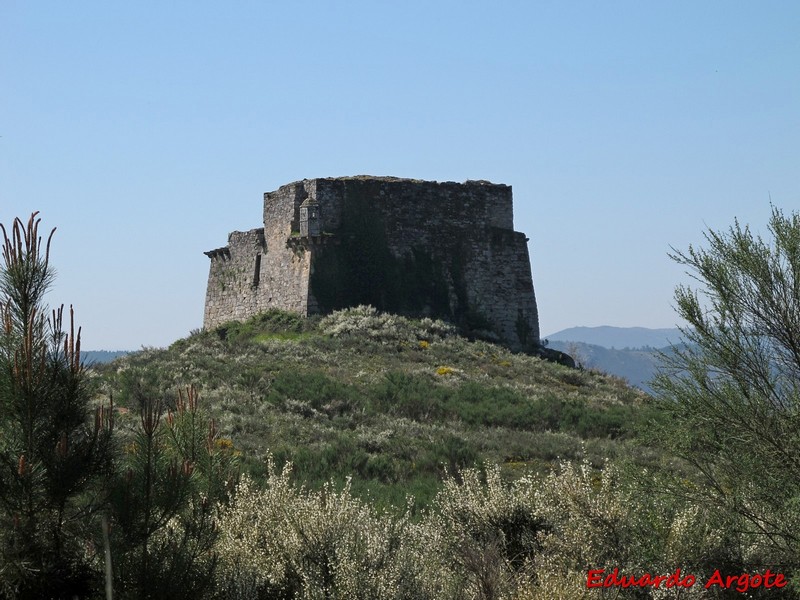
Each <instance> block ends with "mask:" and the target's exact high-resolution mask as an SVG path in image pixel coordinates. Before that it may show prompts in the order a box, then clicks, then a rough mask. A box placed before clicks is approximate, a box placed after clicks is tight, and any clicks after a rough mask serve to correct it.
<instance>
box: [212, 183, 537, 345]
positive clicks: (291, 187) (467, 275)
mask: <svg viewBox="0 0 800 600" xmlns="http://www.w3.org/2000/svg"><path fill="white" fill-rule="evenodd" d="M206 254H207V255H208V256H209V258H210V259H211V269H210V274H209V281H208V290H207V293H206V309H205V319H204V325H205V327H207V328H209V327H214V326H217V325H220V324H222V323H224V322H225V321H229V320H234V319H244V318H247V317H250V316H252V315H254V314H257V313H258V312H261V311H264V310H267V309H269V308H280V309H284V310H291V311H295V312H298V313H300V314H303V315H308V314H312V313H316V312H323V313H325V312H330V311H333V310H337V309H339V308H344V307H347V306H355V305H358V304H372V305H373V306H375V307H376V308H378V309H380V310H386V311H391V312H397V313H400V314H408V315H427V316H436V317H440V318H444V319H447V320H450V321H452V322H454V323H455V324H457V325H459V326H461V327H462V328H463V329H464V330H467V331H483V332H492V333H493V334H494V335H495V336H496V337H497V338H498V339H499V340H500V341H501V342H502V343H504V344H506V345H508V346H509V347H511V348H513V349H525V348H530V347H533V346H535V345H536V344H538V342H539V321H538V313H537V308H536V299H535V296H534V290H533V279H532V277H531V268H530V260H529V257H528V247H527V239H526V238H525V235H524V234H522V233H519V232H515V231H514V230H513V205H512V195H511V187H510V186H506V185H500V184H492V183H489V182H486V181H467V182H465V183H454V182H445V183H439V182H431V181H419V180H411V179H398V178H394V177H369V176H358V177H343V178H326V179H311V180H303V181H298V182H294V183H290V184H288V185H285V186H283V187H281V188H279V189H278V190H276V191H274V192H268V193H266V194H264V227H263V229H260V228H259V229H254V230H251V231H248V232H244V233H243V232H234V233H232V234H230V236H229V238H228V245H227V246H225V247H224V248H220V249H217V250H212V251H210V252H206Z"/></svg>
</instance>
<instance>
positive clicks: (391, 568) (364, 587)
mask: <svg viewBox="0 0 800 600" xmlns="http://www.w3.org/2000/svg"><path fill="white" fill-rule="evenodd" d="M217 526H218V528H219V531H220V538H219V543H218V553H219V566H218V582H219V584H218V585H219V592H220V595H221V596H222V597H226V598H254V597H259V596H258V595H259V594H268V593H271V594H277V595H279V596H280V597H287V598H297V599H308V600H312V599H317V598H320V599H321V598H340V599H342V600H344V599H353V600H358V599H364V600H371V599H375V598H386V599H388V600H392V599H394V598H398V599H399V598H415V597H422V596H420V595H419V594H418V593H417V590H416V589H415V586H416V582H417V581H418V578H417V577H416V575H415V573H413V572H411V571H409V569H408V567H409V565H412V566H413V565H414V562H415V561H413V560H409V557H408V552H409V550H410V548H409V547H408V546H407V545H406V544H405V542H404V540H405V538H406V532H407V529H408V527H409V523H408V516H407V515H402V516H400V517H390V516H384V515H379V514H377V513H376V512H375V511H374V510H373V509H372V508H371V507H369V506H368V505H367V504H365V503H363V502H361V501H360V500H357V499H355V498H353V497H352V496H351V494H350V488H349V482H348V484H347V485H345V487H344V489H342V490H336V489H335V488H334V486H333V485H330V484H329V485H326V486H325V487H324V488H323V489H322V490H320V491H310V490H306V489H304V488H302V487H299V488H298V487H295V486H294V485H293V484H292V483H291V481H290V467H289V466H288V465H287V466H286V467H285V468H284V470H283V471H282V472H280V473H278V472H277V471H276V469H275V465H274V464H273V463H272V461H271V460H270V461H269V478H268V481H267V483H266V485H265V487H264V488H263V489H258V488H256V487H255V486H254V484H253V483H252V481H250V480H249V479H247V478H243V479H242V482H241V483H240V485H239V487H238V489H237V491H236V494H235V497H234V499H233V501H232V502H231V503H230V505H228V506H221V507H220V514H219V517H218V520H217Z"/></svg>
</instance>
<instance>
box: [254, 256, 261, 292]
mask: <svg viewBox="0 0 800 600" xmlns="http://www.w3.org/2000/svg"><path fill="white" fill-rule="evenodd" d="M259 281H261V255H260V254H256V268H255V269H254V270H253V287H256V286H258V282H259Z"/></svg>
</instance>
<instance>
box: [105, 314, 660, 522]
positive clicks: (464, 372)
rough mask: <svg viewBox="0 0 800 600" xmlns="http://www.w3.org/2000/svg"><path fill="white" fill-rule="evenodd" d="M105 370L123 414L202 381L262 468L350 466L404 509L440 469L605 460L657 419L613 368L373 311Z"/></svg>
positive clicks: (190, 347)
mask: <svg viewBox="0 0 800 600" xmlns="http://www.w3.org/2000/svg"><path fill="white" fill-rule="evenodd" d="M96 369H97V371H98V372H99V373H100V377H99V379H98V383H99V385H100V391H101V392H102V393H103V394H114V398H115V401H116V402H117V404H118V405H120V406H121V407H123V409H124V408H128V409H130V413H129V415H128V418H133V417H132V415H133V414H134V413H135V412H136V411H135V409H136V406H135V400H134V397H135V394H136V390H137V389H140V390H141V389H143V390H145V392H146V393H149V394H162V395H163V397H164V398H165V403H166V404H167V405H168V406H169V404H170V403H174V398H175V396H176V393H177V390H178V389H179V388H181V387H184V386H187V385H190V384H194V385H195V386H197V388H198V389H199V390H200V395H201V401H202V403H203V406H205V407H206V409H207V410H208V412H209V413H210V415H211V416H212V417H213V418H214V419H215V421H216V424H217V427H218V428H219V430H220V431H221V435H222V436H223V437H224V438H225V439H227V440H230V443H231V444H232V445H233V447H234V448H235V449H236V451H237V452H239V453H240V456H241V457H242V459H243V463H244V465H245V468H247V469H248V470H249V471H251V472H252V473H254V474H255V475H256V476H257V477H258V476H259V474H261V473H262V472H263V469H264V463H265V459H266V457H267V455H268V453H271V454H272V455H273V456H274V457H275V459H276V461H277V462H278V464H280V463H282V462H286V461H291V462H292V463H293V464H294V466H295V473H296V475H297V477H298V478H299V479H300V480H301V481H304V482H305V483H307V484H309V485H311V486H318V485H321V484H322V483H323V482H324V481H326V480H328V479H329V478H331V477H333V478H334V479H337V480H340V481H343V480H344V479H345V478H346V477H348V476H350V475H352V476H353V478H354V479H353V490H354V492H355V493H357V494H360V495H364V496H366V495H369V496H370V497H372V498H373V499H376V500H377V501H378V502H379V503H386V504H392V505H395V506H398V505H403V504H404V502H405V497H406V495H407V494H413V495H414V496H415V497H416V498H417V501H418V503H420V505H424V504H425V503H426V502H427V501H428V500H429V499H430V498H432V496H433V495H434V494H435V492H436V490H437V489H438V487H439V483H440V481H441V479H442V477H443V475H444V473H445V471H449V472H451V473H452V472H456V471H458V470H460V469H463V468H465V467H471V466H481V465H483V464H484V463H485V462H489V463H494V464H501V465H502V467H503V471H504V473H505V474H506V475H507V476H509V477H516V476H518V475H521V474H524V473H530V472H544V471H549V470H550V469H551V468H552V467H553V465H554V464H555V463H556V462H557V461H558V459H560V458H562V459H563V458H566V459H571V458H579V457H583V456H585V457H587V458H589V459H590V460H592V461H594V462H595V463H596V464H600V462H602V460H603V459H604V458H607V457H612V456H618V455H620V454H621V453H628V452H629V450H630V447H631V445H632V444H633V443H634V442H633V441H632V438H633V434H634V432H635V430H636V429H637V427H639V426H640V425H642V424H643V423H644V420H645V419H646V418H647V417H646V412H647V411H646V409H645V408H644V400H645V398H646V396H645V395H644V394H643V393H642V392H640V391H638V390H635V389H633V388H631V387H629V386H627V385H626V384H625V383H624V382H623V381H622V380H620V379H617V378H615V377H612V376H608V375H604V374H600V373H597V372H589V371H582V370H576V369H571V368H568V367H565V366H562V365H558V364H554V363H551V362H547V361H544V360H542V359H540V358H537V357H534V356H529V355H526V354H515V353H512V352H510V351H509V350H507V349H505V348H503V347H500V346H497V345H493V344H490V343H487V342H483V341H470V340H468V339H466V338H463V337H460V336H459V335H456V333H455V330H454V329H453V328H452V327H451V326H449V325H447V324H445V323H443V322H441V321H434V320H431V319H422V320H410V319H406V318H404V317H398V316H394V315H388V314H381V313H378V312H377V311H376V310H375V309H372V308H368V307H358V308H354V309H348V310H344V311H340V312H337V313H334V314H332V315H330V316H328V317H325V318H323V319H320V318H315V319H305V318H301V317H299V316H297V315H295V314H293V313H286V312H280V311H271V312H268V313H264V314H262V315H259V316H257V317H255V318H253V319H251V320H249V321H247V322H245V323H236V322H234V323H228V324H226V325H224V326H222V327H219V328H217V329H215V330H212V331H205V332H196V333H195V334H194V335H191V336H189V337H187V338H184V339H181V340H178V341H176V342H175V343H173V344H172V345H171V346H170V347H169V348H166V349H144V350H142V351H139V352H135V353H132V354H129V355H127V356H124V357H122V358H119V359H117V360H116V361H114V362H113V363H110V364H108V365H97V367H96Z"/></svg>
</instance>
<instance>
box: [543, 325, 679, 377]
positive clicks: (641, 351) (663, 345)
mask: <svg viewBox="0 0 800 600" xmlns="http://www.w3.org/2000/svg"><path fill="white" fill-rule="evenodd" d="M544 339H546V340H547V346H548V348H552V349H554V350H560V351H561V352H566V353H567V354H569V355H570V356H572V358H573V359H574V360H575V363H576V364H577V365H578V366H580V367H583V368H585V369H598V370H600V371H603V372H605V373H609V374H611V375H616V376H617V377H621V378H623V379H625V380H627V381H628V383H630V384H631V385H633V386H636V387H638V388H640V389H642V390H644V391H645V392H647V393H652V392H653V390H652V388H651V387H650V382H651V381H652V379H653V377H655V375H656V373H657V372H658V367H659V363H660V360H661V358H660V352H668V350H669V348H670V346H673V345H678V344H681V343H682V342H683V335H682V334H681V331H680V329H678V328H666V329H648V328H647V327H612V326H609V325H604V326H600V327H570V328H569V329H562V330H561V331H557V332H556V333H553V334H551V335H548V336H545V337H544Z"/></svg>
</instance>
